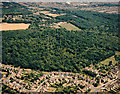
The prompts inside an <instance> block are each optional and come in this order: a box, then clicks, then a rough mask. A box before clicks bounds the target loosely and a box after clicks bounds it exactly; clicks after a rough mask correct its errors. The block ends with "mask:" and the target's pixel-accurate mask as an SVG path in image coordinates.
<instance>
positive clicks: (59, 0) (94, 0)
mask: <svg viewBox="0 0 120 94" xmlns="http://www.w3.org/2000/svg"><path fill="white" fill-rule="evenodd" d="M0 1H1V2H7V1H14V2H67V1H69V2H119V0H20V1H19V0H0Z"/></svg>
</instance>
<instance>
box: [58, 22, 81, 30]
mask: <svg viewBox="0 0 120 94" xmlns="http://www.w3.org/2000/svg"><path fill="white" fill-rule="evenodd" d="M60 26H61V27H62V28H65V29H67V30H80V29H79V28H78V27H76V26H74V25H72V24H70V23H63V24H61V25H60Z"/></svg>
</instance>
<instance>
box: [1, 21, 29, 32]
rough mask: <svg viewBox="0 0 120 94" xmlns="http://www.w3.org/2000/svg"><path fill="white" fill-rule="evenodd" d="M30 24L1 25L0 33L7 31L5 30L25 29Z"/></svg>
mask: <svg viewBox="0 0 120 94" xmlns="http://www.w3.org/2000/svg"><path fill="white" fill-rule="evenodd" d="M29 25H30V24H24V23H17V24H14V23H2V24H1V26H2V28H1V31H7V30H19V29H27V28H28V27H29Z"/></svg>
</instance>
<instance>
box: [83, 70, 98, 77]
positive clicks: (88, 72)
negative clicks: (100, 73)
mask: <svg viewBox="0 0 120 94" xmlns="http://www.w3.org/2000/svg"><path fill="white" fill-rule="evenodd" d="M83 72H84V73H85V74H88V75H90V76H92V77H96V75H97V74H96V73H94V72H92V71H88V70H83Z"/></svg>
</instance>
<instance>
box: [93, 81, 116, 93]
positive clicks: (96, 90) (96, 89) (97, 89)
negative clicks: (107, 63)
mask: <svg viewBox="0 0 120 94" xmlns="http://www.w3.org/2000/svg"><path fill="white" fill-rule="evenodd" d="M115 81H117V79H114V80H112V81H111V82H108V83H106V84H105V85H103V86H101V87H99V88H95V90H94V91H93V92H98V91H99V90H100V89H102V88H103V87H104V86H108V85H109V84H111V83H113V82H115Z"/></svg>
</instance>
